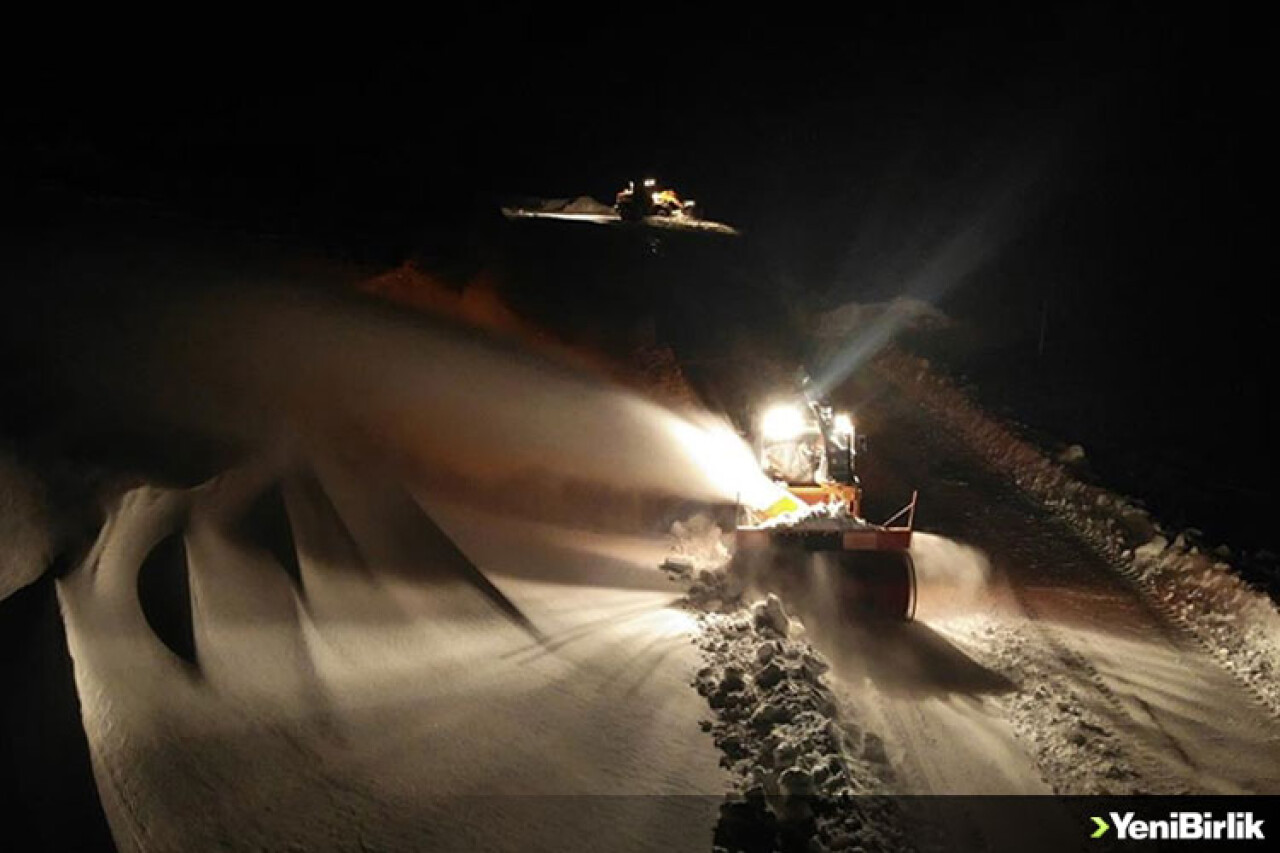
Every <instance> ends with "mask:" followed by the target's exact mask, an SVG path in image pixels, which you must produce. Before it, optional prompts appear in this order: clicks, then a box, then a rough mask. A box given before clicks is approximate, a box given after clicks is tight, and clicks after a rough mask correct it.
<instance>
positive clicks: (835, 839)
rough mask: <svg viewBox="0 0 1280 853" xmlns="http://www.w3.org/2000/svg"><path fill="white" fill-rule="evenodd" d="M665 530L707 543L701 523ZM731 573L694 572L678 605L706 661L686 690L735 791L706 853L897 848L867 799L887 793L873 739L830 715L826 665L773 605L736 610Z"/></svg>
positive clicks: (884, 812) (874, 801)
mask: <svg viewBox="0 0 1280 853" xmlns="http://www.w3.org/2000/svg"><path fill="white" fill-rule="evenodd" d="M672 532H673V536H674V538H675V539H676V542H677V543H678V544H677V550H679V547H680V546H679V543H682V542H687V541H688V540H694V541H698V540H702V541H706V540H707V539H709V538H710V532H709V530H708V528H707V527H705V526H704V525H703V523H702V522H698V523H697V524H694V525H692V526H691V525H687V524H686V525H678V526H676V527H675V528H673V531H672ZM736 574H737V573H736V572H735V571H734V569H733V567H732V564H731V563H730V562H729V561H728V560H725V561H722V562H721V564H720V565H718V566H714V567H704V568H701V569H700V570H699V571H698V572H697V577H696V580H694V581H693V582H692V583H691V585H690V594H689V597H688V598H687V601H688V603H689V606H690V607H692V608H693V609H695V610H698V611H699V615H698V625H699V628H700V629H701V630H700V633H699V635H698V639H697V643H698V646H699V648H700V649H701V650H702V653H703V657H704V660H705V661H706V665H705V666H704V667H703V668H702V669H700V670H699V671H698V673H697V676H696V678H695V679H694V682H693V685H694V687H695V688H696V689H697V690H698V692H699V693H700V694H701V695H702V696H704V697H705V698H706V700H707V704H708V706H709V707H710V709H711V710H712V711H713V712H714V719H712V720H707V721H704V722H703V728H704V729H705V730H706V731H708V732H710V733H711V736H712V738H713V739H714V741H715V744H716V746H717V747H718V748H719V749H720V751H721V753H722V758H721V764H722V765H723V766H724V767H725V768H726V769H728V770H729V771H730V773H731V774H732V777H733V784H734V791H733V792H732V793H731V794H730V795H729V797H728V798H727V800H726V802H725V804H724V806H723V807H722V809H721V818H720V822H719V824H718V826H717V829H716V837H715V844H716V847H717V849H722V850H726V851H738V850H746V849H769V848H767V847H765V848H761V847H760V845H762V844H765V843H767V842H768V841H769V840H770V839H772V840H773V841H774V842H775V843H776V844H778V845H782V846H783V847H784V849H805V850H814V851H823V850H846V849H849V850H851V849H857V848H861V849H863V850H901V849H905V834H904V831H903V827H902V818H901V815H900V813H899V812H898V811H897V808H896V806H894V805H893V804H892V803H891V802H890V801H888V800H882V799H879V798H877V797H875V796H868V795H874V794H884V793H887V790H888V789H887V784H886V779H888V778H890V777H891V776H892V771H891V770H890V768H889V766H888V763H887V759H886V756H885V751H884V747H883V742H882V741H881V740H880V738H879V737H877V736H876V735H875V734H873V733H871V732H868V731H865V730H864V729H863V728H862V727H861V726H859V725H858V724H857V723H856V722H854V721H852V720H849V719H847V718H845V717H844V716H842V715H841V713H840V709H839V706H838V704H837V702H836V698H835V695H834V693H832V691H831V690H830V688H829V687H828V686H827V684H826V683H825V680H824V676H825V673H826V672H827V670H828V669H829V665H828V663H827V661H826V660H825V659H824V658H823V657H822V655H821V654H820V653H819V652H818V651H817V650H816V649H815V648H814V647H813V646H812V645H811V644H810V643H809V642H808V641H807V640H806V639H805V638H804V629H803V626H802V625H801V624H800V623H799V622H797V621H795V620H793V619H791V618H790V617H789V616H788V615H787V612H786V608H785V607H784V605H783V603H782V601H781V599H779V598H778V597H777V596H776V595H772V594H770V595H769V596H768V597H767V598H765V599H764V600H761V601H756V602H753V603H751V604H750V605H747V604H746V603H745V602H744V601H743V600H742V582H741V580H740V579H738V578H736ZM686 577H687V576H686ZM708 605H711V606H708ZM721 610H725V611H727V612H719V611H721Z"/></svg>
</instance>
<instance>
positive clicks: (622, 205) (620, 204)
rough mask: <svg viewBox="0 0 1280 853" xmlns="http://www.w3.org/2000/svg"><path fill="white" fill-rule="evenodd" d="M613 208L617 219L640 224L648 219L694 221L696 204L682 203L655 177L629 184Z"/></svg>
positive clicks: (621, 191)
mask: <svg viewBox="0 0 1280 853" xmlns="http://www.w3.org/2000/svg"><path fill="white" fill-rule="evenodd" d="M613 208H614V210H616V211H617V212H618V217H619V218H620V219H623V220H626V221H628V222H639V221H640V220H642V219H645V218H647V217H650V216H663V217H668V218H671V219H697V218H698V217H697V212H696V211H697V203H696V202H694V201H693V200H692V199H688V200H681V199H680V197H679V196H678V195H676V191H675V190H673V189H670V188H669V187H668V188H664V187H661V186H659V184H658V181H657V179H656V178H641V179H639V180H635V181H628V182H627V186H626V187H624V188H623V189H622V190H620V191H619V192H618V194H617V196H615V197H614V203H613Z"/></svg>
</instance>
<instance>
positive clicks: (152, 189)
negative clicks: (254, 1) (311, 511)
mask: <svg viewBox="0 0 1280 853" xmlns="http://www.w3.org/2000/svg"><path fill="white" fill-rule="evenodd" d="M541 5H545V4H540V6H541ZM624 11H625V14H624V12H619V11H609V12H607V13H604V14H605V15H606V17H599V16H598V17H596V18H594V19H591V20H586V19H583V18H579V17H569V16H567V14H561V15H560V16H559V17H555V18H553V17H551V16H550V15H549V14H548V13H546V12H545V11H543V10H542V9H541V8H539V9H537V10H536V11H535V10H529V11H525V12H521V13H518V14H513V13H498V12H483V13H475V14H473V15H471V16H470V17H468V18H467V19H466V20H461V21H460V20H449V21H439V20H436V21H432V20H427V21H425V22H422V23H415V24H414V25H413V26H412V27H408V26H400V27H397V26H395V22H390V21H389V22H387V25H386V27H385V28H384V29H383V31H381V32H376V33H373V34H370V33H368V32H363V33H361V34H360V36H357V35H356V34H355V32H354V30H355V29H356V28H353V27H348V28H347V30H345V31H342V32H341V35H340V37H335V36H326V37H320V36H318V35H313V34H311V33H309V32H307V31H306V28H305V27H303V26H301V25H299V27H298V28H297V31H295V32H292V33H290V34H288V36H287V37H285V36H279V35H258V36H251V37H247V38H246V36H245V35H244V34H243V33H244V32H250V33H252V32H255V29H254V28H253V27H250V26H248V25H247V23H245V22H239V23H236V22H234V21H232V22H224V24H226V23H230V24H231V25H233V26H236V27H237V28H238V29H241V30H242V32H241V33H237V34H234V35H231V34H227V33H224V32H217V33H214V32H212V31H204V30H184V33H183V37H181V38H178V37H171V38H167V39H159V38H151V37H148V38H147V39H146V40H145V41H143V40H140V39H139V38H137V37H135V38H134V39H132V40H129V41H128V42H126V41H123V40H118V39H116V38H114V37H107V36H106V35H105V34H103V33H98V32H94V33H91V34H90V36H89V37H88V38H87V39H85V40H83V41H82V40H79V39H60V40H59V42H58V44H57V46H56V50H55V49H50V48H47V47H45V46H33V52H32V54H31V55H30V56H25V57H24V56H17V57H16V58H15V56H14V55H10V57H9V58H8V59H7V60H6V62H7V63H8V64H9V66H10V67H9V68H8V69H7V70H6V78H7V79H8V81H9V88H10V95H11V96H12V97H10V98H7V101H8V106H7V114H8V118H9V125H10V130H9V132H8V134H7V135H8V136H9V138H10V143H11V145H12V144H13V143H14V142H15V141H16V146H14V147H13V151H14V152H15V153H11V154H10V155H9V157H8V158H7V159H8V161H9V164H10V166H12V167H14V168H13V171H14V173H15V174H16V176H17V177H18V179H19V180H18V185H19V187H20V189H21V190H23V191H25V190H32V189H35V188H40V187H51V186H56V187H63V188H71V189H73V190H74V193H76V194H80V195H87V196H95V195H102V196H123V197H133V198H141V199H145V200H147V201H150V202H154V203H156V204H158V205H160V206H161V207H165V208H172V209H175V210H181V211H184V212H188V213H193V214H195V215H198V216H201V217H207V218H209V219H211V220H215V221H222V222H227V223H230V224H233V225H237V226H240V227H243V228H245V229H248V230H250V231H253V230H260V231H266V232H280V231H283V232H291V233H295V234H297V235H300V236H301V237H303V238H304V239H306V240H310V241H312V242H314V243H316V244H318V245H320V246H321V247H322V248H328V249H331V250H335V251H338V252H348V253H350V252H355V253H357V254H359V253H361V252H363V253H370V252H372V253H373V254H374V255H378V253H382V255H385V256H386V257H388V258H390V257H394V256H395V255H396V253H398V252H401V251H404V250H406V249H407V248H408V247H410V246H411V245H412V241H413V240H415V239H420V238H421V235H423V234H430V233H432V232H438V233H441V234H445V235H452V234H455V233H456V231H455V230H454V229H455V227H456V226H455V223H456V221H457V219H458V218H459V217H458V211H459V210H466V211H472V212H473V211H476V210H489V211H492V206H491V204H490V203H491V201H492V198H493V196H495V195H499V194H512V193H514V194H531V195H556V196H563V195H571V194H578V193H592V194H594V195H596V196H597V197H598V198H608V197H609V196H610V195H611V193H612V192H613V191H614V190H615V189H616V188H617V187H618V186H619V185H620V184H621V183H622V182H623V180H624V179H625V178H626V177H627V176H628V175H630V174H632V173H634V171H635V170H637V169H644V170H652V171H655V172H656V173H657V174H659V175H660V176H662V177H664V178H665V179H667V180H669V181H671V182H672V183H673V184H674V185H675V186H676V187H677V188H679V189H680V190H681V191H682V192H683V193H684V194H685V195H687V196H692V197H695V198H697V199H698V200H699V201H700V202H701V203H702V204H703V206H704V209H705V210H706V211H707V213H708V214H709V215H712V216H714V217H715V218H720V219H723V220H726V221H729V222H732V223H734V224H737V225H739V226H742V227H743V228H744V229H745V230H746V232H747V233H748V235H749V237H750V239H751V240H752V241H753V244H754V246H755V247H756V248H757V249H758V250H759V251H760V253H761V256H762V257H763V259H764V268H763V269H762V274H767V275H770V276H773V277H775V278H776V280H777V281H779V282H780V285H781V286H784V287H787V288H790V289H791V290H792V291H794V292H795V293H797V294H805V295H809V296H812V297H813V298H815V299H818V300H822V301H825V302H828V303H834V302H839V301H842V300H846V299H851V298H866V297H868V296H883V295H890V294H894V293H898V292H903V291H907V292H915V293H919V294H922V295H927V296H931V297H933V298H935V299H940V300H941V301H942V302H943V304H944V305H945V306H946V307H947V308H948V310H951V311H952V312H954V313H957V314H959V315H961V316H964V317H968V318H970V319H975V320H976V321H978V322H979V323H980V324H984V328H985V331H986V332H988V333H989V334H990V336H991V338H992V340H993V341H999V342H1000V344H1001V345H1002V346H1004V347H1005V348H1006V349H1004V350H999V352H1001V353H1005V355H1003V356H1002V357H1009V358H1016V359H1026V358H1027V355H1028V353H1029V352H1030V351H1031V349H1030V348H1031V347H1032V346H1033V344H1032V341H1033V339H1034V337H1035V332H1036V330H1037V319H1038V317H1039V316H1040V311H1041V309H1042V307H1043V304H1044V300H1045V299H1046V298H1048V299H1049V300H1050V303H1049V304H1050V306H1051V314H1050V317H1051V325H1050V327H1049V329H1050V338H1049V345H1050V347H1049V348H1050V352H1051V359H1050V360H1051V361H1052V364H1053V371H1048V372H1046V374H1045V376H1051V377H1052V378H1051V379H1050V380H1049V381H1063V382H1068V383H1090V382H1092V383H1097V385H1098V387H1099V388H1103V387H1104V386H1105V387H1106V388H1107V389H1109V390H1107V391H1100V392H1099V393H1098V394H1094V395H1092V396H1093V397H1097V398H1098V400H1100V401H1101V402H1098V403H1097V404H1096V406H1095V407H1096V408H1097V409H1098V413H1095V414H1096V415H1097V417H1096V418H1094V420H1096V421H1097V423H1095V424H1094V427H1095V429H1101V428H1105V429H1108V430H1112V431H1116V430H1118V433H1117V434H1122V433H1123V432H1124V429H1123V424H1121V425H1120V427H1117V426H1116V418H1114V417H1113V418H1112V419H1111V421H1110V424H1109V425H1108V423H1107V418H1106V413H1105V411H1104V410H1105V408H1106V400H1107V399H1112V398H1115V399H1118V398H1120V397H1122V396H1125V395H1130V396H1131V395H1134V394H1136V395H1137V396H1139V397H1141V398H1142V399H1143V400H1144V401H1145V402H1144V403H1143V405H1148V404H1149V405H1155V406H1157V407H1162V408H1161V411H1166V412H1168V413H1169V414H1168V416H1166V417H1164V418H1163V419H1162V420H1161V424H1163V425H1164V426H1167V427H1168V428H1169V430H1170V433H1171V437H1170V444H1171V446H1177V447H1181V448H1184V449H1185V450H1187V451H1189V452H1191V453H1194V454H1198V455H1205V454H1207V455H1208V456H1209V457H1210V458H1214V456H1215V454H1218V455H1219V456H1221V455H1222V448H1223V447H1224V446H1226V445H1229V444H1241V445H1245V446H1252V447H1263V446H1269V439H1270V434H1271V432H1272V431H1273V430H1274V427H1275V426H1276V424H1275V420H1274V416H1273V415H1271V414H1270V400H1269V397H1270V393H1271V390H1272V383H1271V381H1270V377H1269V371H1267V370H1263V369H1262V368H1261V366H1260V365H1262V364H1265V363H1268V362H1269V353H1268V352H1267V351H1266V348H1267V342H1269V341H1270V340H1271V339H1272V338H1273V337H1274V333H1275V320H1274V314H1273V313H1272V312H1271V311H1270V310H1265V309H1263V308H1261V306H1255V305H1252V304H1250V299H1249V294H1250V293H1251V288H1252V287H1254V286H1255V285H1256V284H1259V283H1262V284H1267V283H1269V281H1270V280H1271V279H1272V278H1274V276H1273V275H1272V274H1270V271H1269V268H1267V267H1264V266H1262V257H1261V254H1262V253H1261V247H1262V240H1263V231H1262V229H1263V221H1264V220H1263V213H1262V210H1263V208H1262V200H1261V195H1262V193H1261V189H1260V187H1261V186H1262V184H1263V181H1264V178H1269V174H1268V173H1269V171H1270V169H1269V165H1270V163H1269V161H1270V154H1269V152H1267V153H1265V154H1264V146H1266V145H1267V143H1268V137H1267V135H1266V134H1265V133H1264V132H1263V131H1262V126H1263V124H1264V118H1265V117H1264V116H1263V115H1262V111H1263V110H1264V109H1265V107H1266V106H1267V105H1269V103H1270V101H1271V100H1272V98H1271V97H1270V96H1269V95H1268V92H1267V88H1268V86H1267V83H1268V82H1269V81H1268V80H1267V78H1266V76H1265V75H1264V71H1265V70H1267V69H1265V66H1264V61H1263V60H1264V57H1265V56H1266V52H1265V51H1264V48H1265V47H1266V45H1265V32H1266V29H1265V28H1264V27H1263V26H1262V25H1261V23H1260V22H1258V21H1250V20H1247V19H1246V18H1244V17H1241V16H1237V15H1236V14H1235V13H1231V14H1228V12H1229V10H1224V11H1223V12H1221V13H1218V12H1215V11H1211V10H1210V11H1206V10H1204V9H1202V10H1200V11H1199V12H1197V14H1196V15H1194V16H1192V15H1190V14H1188V15H1185V16H1183V15H1180V14H1179V13H1177V12H1172V11H1169V10H1168V8H1166V6H1161V5H1156V4H1146V5H1144V6H1136V5H1130V4H1115V3H1113V4H1098V5H1087V4H1072V5H1070V6H1065V7H1063V8H1060V9H1054V8H1051V7H1049V6H1048V5H1047V4H1025V5H1024V7H1023V8H1021V9H1009V8H1001V9H998V10H992V11H987V12H973V11H969V10H964V11H961V10H955V9H952V10H951V11H949V12H947V13H946V14H937V13H933V12H927V11H923V10H918V11H912V10H907V11H880V10H877V11H864V12H853V13H849V12H847V11H844V10H842V11H840V12H839V13H838V17H837V16H836V14H837V13H835V12H826V13H818V12H816V11H809V12H806V13H802V14H796V15H794V16H792V20H779V19H778V13H776V12H774V13H771V14H768V15H755V16H747V15H745V14H743V13H738V12H735V13H734V14H733V16H728V15H720V16H712V15H711V14H709V13H703V14H701V15H700V16H697V17H696V18H695V16H693V15H691V14H688V13H681V14H679V15H672V16H669V17H665V18H660V17H657V16H656V13H655V11H654V10H652V9H646V8H644V7H635V8H631V7H628V8H627V9H626V10H624ZM824 15H825V17H824ZM240 24H244V26H240ZM140 32H141V30H140ZM197 33H198V36H199V37H197ZM365 36H368V37H367V38H364V37H365ZM22 198H24V194H23V192H18V193H10V194H9V200H10V204H9V205H8V206H9V211H8V212H9V213H10V215H14V214H15V213H16V214H17V215H18V216H21V210H20V204H21V201H20V200H21V199H22ZM14 199H18V200H19V202H18V203H17V204H14V203H13V200H14ZM446 239H447V237H446ZM1054 371H1056V372H1054ZM1086 396H1089V395H1086ZM1171 400H1172V401H1174V402H1170V401H1171ZM1082 405H1083V408H1084V409H1089V406H1090V405H1093V404H1091V403H1087V402H1086V403H1085V404H1082ZM1222 407H1226V408H1225V409H1223V408H1222ZM1215 411H1226V412H1227V414H1226V415H1225V418H1226V420H1227V421H1228V426H1223V425H1222V424H1221V423H1220V421H1221V420H1222V417H1213V416H1210V417H1208V418H1204V419H1202V418H1201V417H1200V415H1201V414H1203V413H1205V412H1210V413H1211V412H1215ZM1175 413H1182V414H1181V415H1178V414H1175ZM1090 417H1093V416H1092V415H1090V416H1088V417H1086V416H1085V415H1081V427H1080V428H1081V429H1083V428H1084V426H1083V425H1084V423H1085V422H1087V421H1089V419H1090ZM1121 420H1123V419H1121ZM1175 421H1176V422H1178V423H1179V424H1180V425H1178V426H1174V423H1175ZM1202 421H1213V422H1214V423H1207V422H1202ZM1134 423H1135V424H1136V423H1138V422H1137V421H1135V422H1134ZM1099 425H1101V426H1099ZM1150 428H1151V424H1150V423H1146V424H1145V425H1143V426H1142V429H1148V430H1149V429H1150ZM1201 436H1205V437H1207V440H1204V441H1201V440H1200V437H1201ZM1223 458H1224V459H1225V457H1223ZM1223 464H1226V463H1225V462H1224V463H1223ZM1234 464H1235V465H1236V467H1237V468H1239V467H1240V465H1239V464H1238V462H1237V463H1234ZM1233 476H1234V475H1233ZM1236 479H1239V478H1238V477H1237V478H1236ZM1246 479H1247V478H1246Z"/></svg>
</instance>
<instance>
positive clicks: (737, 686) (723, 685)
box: [720, 666, 747, 693]
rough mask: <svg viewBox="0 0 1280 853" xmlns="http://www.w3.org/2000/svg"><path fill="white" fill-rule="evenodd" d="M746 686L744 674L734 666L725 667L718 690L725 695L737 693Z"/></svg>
mask: <svg viewBox="0 0 1280 853" xmlns="http://www.w3.org/2000/svg"><path fill="white" fill-rule="evenodd" d="M746 686H747V682H746V679H745V673H744V672H743V671H742V670H741V669H739V668H738V667H736V666H726V667H725V668H724V675H723V676H721V678H720V689H721V690H723V691H724V692H726V693H737V692H738V691H740V690H742V688H744V687H746Z"/></svg>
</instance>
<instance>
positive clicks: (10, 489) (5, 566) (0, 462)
mask: <svg viewBox="0 0 1280 853" xmlns="http://www.w3.org/2000/svg"><path fill="white" fill-rule="evenodd" d="M52 529H53V528H52V524H51V520H50V518H49V511H48V506H47V499H46V495H45V491H44V486H43V485H42V484H41V482H40V480H39V479H38V478H37V477H36V476H35V475H34V474H32V473H31V472H30V471H29V470H28V469H26V468H25V467H23V466H21V465H19V464H18V462H17V460H15V459H14V458H13V457H12V456H10V455H9V454H8V453H6V452H4V451H3V450H0V542H2V543H4V544H3V547H0V600H3V599H5V598H8V597H9V596H10V595H12V594H13V593H14V592H16V591H18V590H19V589H21V588H22V587H24V586H26V585H27V584H29V583H31V582H32V581H34V580H35V579H36V578H38V577H40V574H41V573H42V572H43V571H44V570H45V568H46V567H47V566H48V565H49V561H50V560H51V559H52V558H53V548H54V543H53V532H52Z"/></svg>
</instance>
